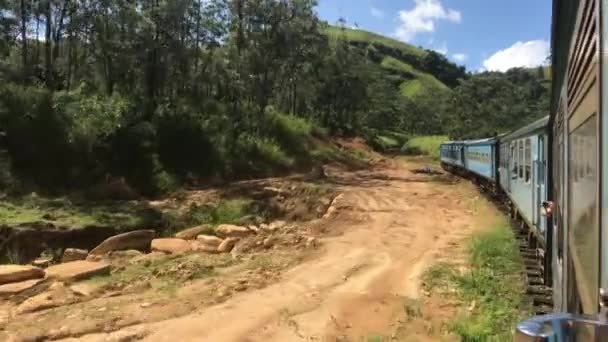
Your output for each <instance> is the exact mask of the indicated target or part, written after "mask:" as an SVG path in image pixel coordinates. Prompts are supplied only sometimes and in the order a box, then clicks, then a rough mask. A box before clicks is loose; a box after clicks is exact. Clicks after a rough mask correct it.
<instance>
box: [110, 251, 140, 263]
mask: <svg viewBox="0 0 608 342" xmlns="http://www.w3.org/2000/svg"><path fill="white" fill-rule="evenodd" d="M142 255H144V253H142V252H140V251H138V250H135V249H127V250H126V251H114V252H112V253H110V254H108V256H109V257H110V259H112V260H114V259H133V258H136V257H138V256H142Z"/></svg>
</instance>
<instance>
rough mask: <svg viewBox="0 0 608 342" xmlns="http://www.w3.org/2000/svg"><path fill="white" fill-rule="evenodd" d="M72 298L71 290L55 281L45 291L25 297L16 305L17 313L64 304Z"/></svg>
mask: <svg viewBox="0 0 608 342" xmlns="http://www.w3.org/2000/svg"><path fill="white" fill-rule="evenodd" d="M72 300H73V297H71V291H70V290H69V289H67V288H66V287H65V285H64V284H63V283H55V284H53V285H52V286H51V287H49V289H48V291H47V292H43V293H41V294H38V295H36V296H33V297H30V298H28V299H26V300H25V301H24V302H23V303H21V305H19V306H18V307H17V313H19V314H22V313H27V312H35V311H40V310H44V309H49V308H54V307H57V306H61V305H65V304H68V303H70V302H71V301H72Z"/></svg>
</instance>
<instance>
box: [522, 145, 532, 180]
mask: <svg viewBox="0 0 608 342" xmlns="http://www.w3.org/2000/svg"><path fill="white" fill-rule="evenodd" d="M524 158H525V164H524V165H525V170H524V172H525V179H526V183H530V175H531V173H532V151H531V149H530V138H528V139H526V145H525V151H524Z"/></svg>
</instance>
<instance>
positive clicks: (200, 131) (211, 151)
mask: <svg viewBox="0 0 608 342" xmlns="http://www.w3.org/2000/svg"><path fill="white" fill-rule="evenodd" d="M193 113H194V109H193V108H189V107H182V108H178V109H176V110H168V109H166V108H163V110H160V111H159V113H158V115H157V119H156V121H155V123H156V127H157V132H158V153H159V157H160V161H161V162H162V164H163V165H164V166H165V167H166V168H167V169H169V170H171V172H173V173H175V174H176V175H179V176H180V177H182V178H184V177H186V176H187V175H188V174H192V175H194V176H198V177H204V176H210V175H212V174H213V173H215V172H216V171H218V167H219V165H220V160H219V159H220V157H219V153H218V151H217V148H216V146H214V144H213V143H212V141H211V138H210V134H208V132H207V129H206V127H205V121H204V117H205V116H204V115H200V114H193Z"/></svg>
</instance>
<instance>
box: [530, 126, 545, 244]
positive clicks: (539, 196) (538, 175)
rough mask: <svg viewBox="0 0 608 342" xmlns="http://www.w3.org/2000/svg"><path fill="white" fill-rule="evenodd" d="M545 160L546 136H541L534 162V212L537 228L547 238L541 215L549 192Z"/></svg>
mask: <svg viewBox="0 0 608 342" xmlns="http://www.w3.org/2000/svg"><path fill="white" fill-rule="evenodd" d="M545 158H546V155H545V135H542V134H541V135H539V136H538V142H537V151H536V160H535V161H534V168H535V177H534V178H533V179H534V180H535V182H536V184H535V188H536V203H535V207H534V210H533V212H534V213H535V215H536V222H535V224H536V227H537V228H538V230H539V231H540V233H541V234H542V235H543V236H545V230H546V220H545V219H544V217H543V216H542V215H540V208H541V207H542V205H543V202H544V201H546V200H547V196H546V194H547V190H546V189H545V179H546V174H547V169H546V163H545ZM545 238H546V236H545Z"/></svg>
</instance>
